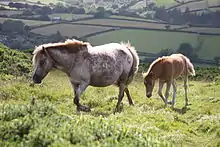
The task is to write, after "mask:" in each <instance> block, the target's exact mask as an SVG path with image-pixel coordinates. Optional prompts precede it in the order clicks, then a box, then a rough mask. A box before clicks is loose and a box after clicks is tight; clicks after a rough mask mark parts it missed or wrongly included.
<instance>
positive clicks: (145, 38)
mask: <svg viewBox="0 0 220 147" xmlns="http://www.w3.org/2000/svg"><path fill="white" fill-rule="evenodd" d="M202 38H203V39H204V40H205V42H204V45H203V47H202V49H201V50H200V51H199V53H198V55H199V57H200V58H202V59H213V58H214V57H215V56H218V55H219V46H220V42H219V40H220V36H203V37H202ZM88 40H89V42H91V43H92V44H94V45H99V44H105V43H109V42H120V41H127V40H129V41H130V42H131V43H132V44H133V45H134V46H135V47H136V49H137V50H139V51H143V52H149V53H158V52H159V51H160V50H161V49H166V48H170V49H173V50H176V49H177V48H178V47H179V45H180V44H181V43H186V42H187V43H190V44H191V45H192V46H194V47H195V46H196V45H197V43H198V42H197V35H196V34H187V33H172V32H159V31H144V30H126V29H125V30H119V31H114V32H108V33H104V34H100V35H97V36H93V37H90V38H89V39H88Z"/></svg>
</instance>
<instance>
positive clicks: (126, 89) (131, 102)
mask: <svg viewBox="0 0 220 147" xmlns="http://www.w3.org/2000/svg"><path fill="white" fill-rule="evenodd" d="M125 93H126V95H127V97H128V102H129V104H130V105H134V102H133V100H132V97H131V95H130V92H129V90H128V88H127V87H126V88H125Z"/></svg>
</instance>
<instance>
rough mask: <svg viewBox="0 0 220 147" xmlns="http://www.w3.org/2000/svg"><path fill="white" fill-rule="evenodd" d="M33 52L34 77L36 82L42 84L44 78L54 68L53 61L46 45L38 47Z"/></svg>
mask: <svg viewBox="0 0 220 147" xmlns="http://www.w3.org/2000/svg"><path fill="white" fill-rule="evenodd" d="M33 54H34V56H33V67H34V72H33V77H32V78H33V82H34V83H37V84H40V83H41V81H42V79H43V78H44V77H45V76H46V75H47V74H48V72H49V71H50V70H51V69H52V68H53V62H52V60H51V59H50V55H49V54H48V51H47V49H46V48H45V47H44V46H39V47H36V48H35V50H34V52H33Z"/></svg>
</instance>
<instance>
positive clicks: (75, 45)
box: [33, 39, 90, 64]
mask: <svg viewBox="0 0 220 147" xmlns="http://www.w3.org/2000/svg"><path fill="white" fill-rule="evenodd" d="M83 46H90V43H88V42H83V41H79V40H76V39H72V40H71V39H67V40H66V41H65V42H58V43H47V44H42V45H39V46H36V47H35V49H34V51H33V55H34V56H33V64H34V63H35V59H36V57H37V54H38V53H40V52H41V51H42V50H43V49H53V48H56V47H66V49H68V50H70V51H71V50H72V51H74V50H79V49H80V47H83Z"/></svg>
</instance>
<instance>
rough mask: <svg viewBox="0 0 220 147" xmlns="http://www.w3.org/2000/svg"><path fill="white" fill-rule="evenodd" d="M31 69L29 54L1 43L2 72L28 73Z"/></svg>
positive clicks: (0, 69)
mask: <svg viewBox="0 0 220 147" xmlns="http://www.w3.org/2000/svg"><path fill="white" fill-rule="evenodd" d="M30 71H31V59H30V57H29V56H28V54H25V53H22V52H19V51H16V50H12V49H9V48H7V47H6V46H3V45H0V74H2V73H3V74H11V75H16V76H18V75H26V74H29V73H30Z"/></svg>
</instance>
